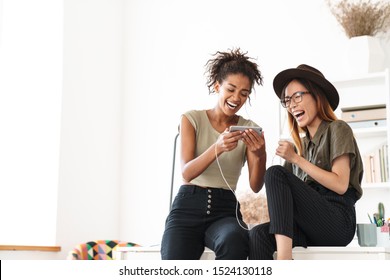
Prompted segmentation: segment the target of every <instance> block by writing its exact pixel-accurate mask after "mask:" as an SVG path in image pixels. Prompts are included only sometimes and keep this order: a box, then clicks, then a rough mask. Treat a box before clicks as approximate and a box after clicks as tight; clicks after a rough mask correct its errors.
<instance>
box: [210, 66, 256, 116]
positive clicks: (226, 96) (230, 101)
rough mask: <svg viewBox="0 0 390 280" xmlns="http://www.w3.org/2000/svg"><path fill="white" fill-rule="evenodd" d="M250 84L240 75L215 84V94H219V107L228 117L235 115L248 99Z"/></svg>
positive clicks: (233, 75)
mask: <svg viewBox="0 0 390 280" xmlns="http://www.w3.org/2000/svg"><path fill="white" fill-rule="evenodd" d="M250 89H251V84H250V81H249V78H248V77H246V76H244V75H242V74H231V75H229V76H227V77H226V79H225V80H223V82H222V84H219V83H216V85H215V92H217V93H219V101H218V102H219V107H220V108H221V110H222V111H223V112H224V113H225V114H226V115H228V116H232V115H235V114H236V113H237V112H238V111H239V110H240V109H241V107H242V105H244V104H245V102H246V100H247V99H248V97H249V94H250Z"/></svg>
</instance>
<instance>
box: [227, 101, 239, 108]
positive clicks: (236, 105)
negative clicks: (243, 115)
mask: <svg viewBox="0 0 390 280" xmlns="http://www.w3.org/2000/svg"><path fill="white" fill-rule="evenodd" d="M226 104H227V105H228V107H229V108H230V109H233V110H234V109H236V108H237V107H238V104H235V103H232V102H230V101H226Z"/></svg>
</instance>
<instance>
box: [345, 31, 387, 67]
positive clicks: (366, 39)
mask: <svg viewBox="0 0 390 280" xmlns="http://www.w3.org/2000/svg"><path fill="white" fill-rule="evenodd" d="M384 63H385V53H384V51H383V49H382V46H381V44H380V41H379V39H378V38H376V37H373V36H358V37H352V38H350V39H349V45H348V65H349V67H350V71H351V73H354V74H366V73H371V72H378V71H382V70H383V69H384Z"/></svg>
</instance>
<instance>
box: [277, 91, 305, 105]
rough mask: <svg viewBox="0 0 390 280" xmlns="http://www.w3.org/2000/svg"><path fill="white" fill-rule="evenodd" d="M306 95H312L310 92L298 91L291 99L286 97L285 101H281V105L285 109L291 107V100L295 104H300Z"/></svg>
mask: <svg viewBox="0 0 390 280" xmlns="http://www.w3.org/2000/svg"><path fill="white" fill-rule="evenodd" d="M305 93H310V92H308V91H297V92H296V93H294V94H293V95H291V96H290V97H285V98H284V99H281V100H280V103H281V104H282V106H283V107H284V108H287V107H290V103H291V100H294V103H300V102H301V101H302V95H304V94H305Z"/></svg>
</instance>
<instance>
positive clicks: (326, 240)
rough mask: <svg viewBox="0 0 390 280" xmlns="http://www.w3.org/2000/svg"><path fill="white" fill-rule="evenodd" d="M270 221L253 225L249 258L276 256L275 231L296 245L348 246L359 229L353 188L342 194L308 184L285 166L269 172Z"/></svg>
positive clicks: (266, 182) (268, 198)
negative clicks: (290, 239)
mask: <svg viewBox="0 0 390 280" xmlns="http://www.w3.org/2000/svg"><path fill="white" fill-rule="evenodd" d="M265 188H266V194H267V202H268V211H269V216H270V222H269V223H265V224H261V225H258V226H256V227H254V228H253V229H251V231H250V233H249V236H250V237H249V238H250V252H249V259H264V260H272V259H273V254H274V252H275V251H276V241H275V236H274V235H275V234H282V235H285V236H288V237H290V238H292V239H293V246H303V247H307V246H346V245H348V244H349V243H350V242H351V241H352V239H353V237H354V235H355V229H356V212H355V206H354V205H355V202H356V200H355V199H354V197H355V196H354V194H355V192H354V191H353V190H349V191H348V192H347V193H346V194H345V195H338V194H337V193H335V192H332V191H330V190H328V189H326V188H324V187H323V186H321V185H308V184H306V183H305V182H303V181H302V180H301V179H299V178H298V177H296V176H295V175H294V174H292V173H291V172H289V171H288V170H287V169H285V168H284V167H282V166H279V165H277V166H272V167H270V168H269V169H268V170H267V172H266V176H265Z"/></svg>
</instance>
